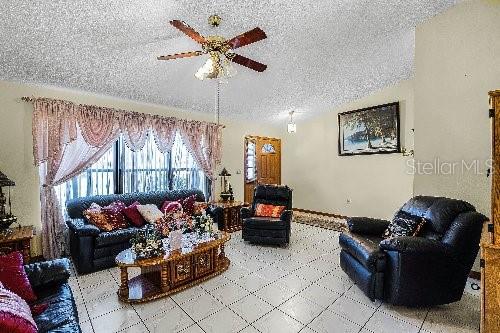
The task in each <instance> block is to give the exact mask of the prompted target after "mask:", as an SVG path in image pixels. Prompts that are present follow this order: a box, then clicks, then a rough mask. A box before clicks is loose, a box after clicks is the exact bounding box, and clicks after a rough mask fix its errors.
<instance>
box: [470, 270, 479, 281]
mask: <svg viewBox="0 0 500 333" xmlns="http://www.w3.org/2000/svg"><path fill="white" fill-rule="evenodd" d="M469 277H470V278H473V279H476V280H481V273H480V272H476V271H470V273H469Z"/></svg>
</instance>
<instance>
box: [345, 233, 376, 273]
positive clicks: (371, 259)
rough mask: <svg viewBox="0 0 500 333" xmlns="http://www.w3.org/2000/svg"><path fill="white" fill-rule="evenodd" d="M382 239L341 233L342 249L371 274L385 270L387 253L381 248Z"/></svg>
mask: <svg viewBox="0 0 500 333" xmlns="http://www.w3.org/2000/svg"><path fill="white" fill-rule="evenodd" d="M382 240H383V238H382V237H378V236H365V235H363V236H362V235H357V234H351V233H341V234H340V236H339V244H340V247H341V248H342V249H343V250H344V251H346V252H347V253H349V254H350V255H352V256H353V257H354V258H356V259H357V260H358V261H359V262H360V263H361V264H362V265H363V266H364V267H366V268H367V269H368V270H370V271H371V272H381V271H383V270H384V269H385V253H384V252H383V251H382V250H381V249H380V248H379V244H380V242H381V241H382Z"/></svg>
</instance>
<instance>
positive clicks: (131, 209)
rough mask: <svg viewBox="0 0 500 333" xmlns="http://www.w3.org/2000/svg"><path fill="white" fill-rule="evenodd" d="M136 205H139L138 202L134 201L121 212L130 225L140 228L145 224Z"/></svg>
mask: <svg viewBox="0 0 500 333" xmlns="http://www.w3.org/2000/svg"><path fill="white" fill-rule="evenodd" d="M138 205H140V203H139V201H135V202H134V203H132V204H131V205H130V206H128V207H125V208H124V209H123V211H122V212H123V215H125V217H126V218H127V219H128V221H129V222H130V224H131V225H133V226H134V227H138V228H140V227H142V226H143V225H144V224H146V221H145V220H144V217H142V215H141V213H139V210H138V209H137V206H138Z"/></svg>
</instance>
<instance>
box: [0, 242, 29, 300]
mask: <svg viewBox="0 0 500 333" xmlns="http://www.w3.org/2000/svg"><path fill="white" fill-rule="evenodd" d="M0 282H1V283H2V284H3V285H4V287H5V288H7V289H9V290H10V291H12V292H14V293H16V294H17V295H19V297H21V298H22V299H24V300H25V301H26V302H28V303H32V302H34V301H36V300H37V297H36V295H35V293H34V292H33V289H32V288H31V283H30V281H29V280H28V276H27V275H26V272H25V271H24V262H23V255H22V254H21V252H19V251H16V252H12V253H10V254H7V255H4V256H0Z"/></svg>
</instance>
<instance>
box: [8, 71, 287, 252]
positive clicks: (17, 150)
mask: <svg viewBox="0 0 500 333" xmlns="http://www.w3.org/2000/svg"><path fill="white" fill-rule="evenodd" d="M22 96H45V97H53V98H61V99H67V100H71V101H73V102H76V103H83V104H94V105H103V106H109V107H115V108H122V109H124V110H131V111H137V112H144V113H151V114H161V115H169V116H175V117H179V118H186V119H197V120H207V121H212V120H213V116H212V115H205V114H200V113H194V112H187V111H183V110H179V109H175V108H168V107H162V106H158V105H152V104H142V103H136V102H132V101H128V100H122V99H115V98H111V97H105V96H98V95H93V94H88V93H83V92H76V91H70V90H63V89H55V88H49V87H40V86H33V85H25V84H18V83H10V82H5V81H0V170H1V171H2V172H4V173H5V174H6V175H7V176H8V177H9V178H11V179H13V180H14V181H15V182H16V187H15V188H13V195H12V205H13V213H14V214H15V215H17V216H18V218H19V222H20V223H21V224H23V225H35V226H36V229H37V231H38V232H39V231H40V227H41V224H40V201H39V184H38V174H37V169H36V168H35V167H34V166H33V148H32V137H31V115H32V106H31V105H30V104H29V103H24V102H20V98H21V97H22ZM221 123H223V124H225V125H226V128H225V129H224V133H223V162H222V166H225V167H226V168H227V169H228V170H229V171H230V172H231V173H232V174H233V176H232V177H231V183H232V184H233V188H234V191H235V196H236V198H237V199H243V175H242V174H241V173H240V174H237V171H241V170H242V169H243V137H244V136H245V135H247V134H258V135H266V136H276V135H277V134H278V132H277V130H276V128H275V127H271V126H267V125H266V124H263V123H256V122H238V121H229V120H227V119H221ZM33 253H34V254H39V253H41V252H40V242H39V238H38V237H37V238H36V240H35V244H34V251H33Z"/></svg>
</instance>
